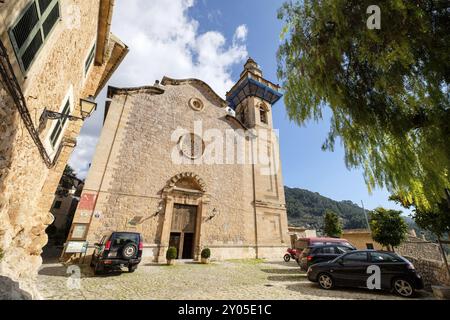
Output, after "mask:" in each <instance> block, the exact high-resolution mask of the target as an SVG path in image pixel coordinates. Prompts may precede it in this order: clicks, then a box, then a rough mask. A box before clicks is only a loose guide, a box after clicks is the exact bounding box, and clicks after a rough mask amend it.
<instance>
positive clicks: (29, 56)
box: [22, 32, 43, 70]
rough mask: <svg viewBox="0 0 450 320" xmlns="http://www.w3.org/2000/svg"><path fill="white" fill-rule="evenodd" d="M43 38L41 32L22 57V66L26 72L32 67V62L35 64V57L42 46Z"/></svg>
mask: <svg viewBox="0 0 450 320" xmlns="http://www.w3.org/2000/svg"><path fill="white" fill-rule="evenodd" d="M42 43H43V41H42V36H41V33H40V32H37V33H36V36H35V37H34V39H33V41H31V42H30V44H29V45H28V47H27V49H26V50H25V52H24V53H23V55H22V64H23V67H24V68H25V70H28V68H29V67H30V65H31V62H33V60H34V57H35V56H36V54H37V52H38V51H39V49H40V48H41V46H42Z"/></svg>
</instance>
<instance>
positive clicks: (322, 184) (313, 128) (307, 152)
mask: <svg viewBox="0 0 450 320" xmlns="http://www.w3.org/2000/svg"><path fill="white" fill-rule="evenodd" d="M282 3H283V1H275V0H245V1H220V0H205V1H199V2H198V3H197V4H196V6H195V7H193V8H192V9H191V10H190V14H191V15H192V16H193V17H194V18H195V19H197V20H198V21H199V22H200V28H201V29H203V30H205V31H206V30H209V29H217V30H219V31H220V32H222V33H224V34H225V35H226V36H227V38H230V37H231V36H232V33H233V30H234V29H235V28H236V27H237V26H238V25H240V24H243V23H244V24H246V26H247V28H248V35H247V42H246V44H247V50H248V52H249V55H250V56H251V57H252V58H254V59H255V60H256V61H257V62H258V64H259V65H260V66H261V68H262V70H263V72H264V76H265V77H266V78H267V79H268V80H271V81H274V82H276V83H278V82H280V81H279V80H278V79H277V75H276V70H277V65H276V52H277V49H278V45H279V42H280V37H279V35H280V31H281V28H282V26H283V22H282V21H280V20H278V19H277V10H278V8H279V7H280V6H281V4H282ZM241 71H242V67H241V66H235V67H234V68H233V73H232V74H233V78H234V79H237V78H238V77H239V73H240V72H241ZM273 115H274V126H275V127H276V128H277V129H279V130H280V149H281V150H280V152H281V159H282V168H283V175H284V183H285V185H287V186H289V187H299V188H304V189H308V190H311V191H315V192H319V193H320V194H322V195H325V196H327V197H330V198H332V199H335V200H352V201H353V202H355V203H357V204H359V205H361V200H362V201H363V202H364V205H365V207H366V208H370V209H372V208H375V207H377V206H384V207H388V208H396V209H400V210H403V211H405V210H404V209H403V208H400V207H398V206H397V205H395V204H394V203H392V202H391V201H388V200H387V199H388V197H389V193H388V192H387V191H386V190H374V191H373V193H372V195H369V193H368V190H367V187H366V185H365V182H364V179H363V174H362V171H361V170H358V169H354V170H352V171H349V170H348V169H347V168H346V166H345V163H344V150H343V148H342V146H340V145H338V146H337V147H336V150H335V152H323V151H322V150H321V145H322V143H323V142H324V141H325V138H326V136H327V133H328V128H329V118H330V116H331V113H330V112H327V113H326V114H325V115H324V120H323V121H321V122H319V123H315V122H314V121H311V122H309V123H307V124H305V126H304V127H299V126H298V125H296V124H294V123H293V122H290V121H289V119H288V117H287V115H286V112H285V106H284V102H283V101H282V100H280V102H278V103H277V104H276V105H275V107H274V112H273Z"/></svg>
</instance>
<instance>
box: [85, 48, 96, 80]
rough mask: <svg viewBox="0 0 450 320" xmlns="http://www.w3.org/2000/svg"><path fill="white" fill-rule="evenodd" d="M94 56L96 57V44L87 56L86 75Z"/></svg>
mask: <svg viewBox="0 0 450 320" xmlns="http://www.w3.org/2000/svg"><path fill="white" fill-rule="evenodd" d="M94 57H95V44H94V46H93V47H92V49H91V51H90V52H89V56H88V57H87V59H86V62H85V63H84V74H85V75H87V73H88V71H89V68H90V67H91V64H92V62H93V61H94Z"/></svg>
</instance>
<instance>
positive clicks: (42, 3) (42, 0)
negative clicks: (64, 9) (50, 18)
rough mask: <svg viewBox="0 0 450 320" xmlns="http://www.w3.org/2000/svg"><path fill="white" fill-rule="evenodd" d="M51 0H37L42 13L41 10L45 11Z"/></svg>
mask: <svg viewBox="0 0 450 320" xmlns="http://www.w3.org/2000/svg"><path fill="white" fill-rule="evenodd" d="M52 1H53V0H39V10H40V12H41V14H42V12H45V10H46V9H47V8H48V6H49V5H50V3H52Z"/></svg>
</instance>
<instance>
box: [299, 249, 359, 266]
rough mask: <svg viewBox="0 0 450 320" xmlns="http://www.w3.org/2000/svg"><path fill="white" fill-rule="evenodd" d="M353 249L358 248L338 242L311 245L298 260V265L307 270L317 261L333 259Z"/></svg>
mask: <svg viewBox="0 0 450 320" xmlns="http://www.w3.org/2000/svg"><path fill="white" fill-rule="evenodd" d="M352 250H356V248H355V247H353V246H350V245H341V244H338V243H336V244H325V245H316V246H310V247H308V248H306V249H305V250H303V252H302V254H301V256H300V259H299V260H298V265H299V266H300V269H302V270H304V271H306V270H308V268H309V267H310V266H312V265H313V264H315V263H319V262H325V261H330V260H333V259H335V258H337V257H339V256H340V255H342V254H344V253H346V252H349V251H352Z"/></svg>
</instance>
